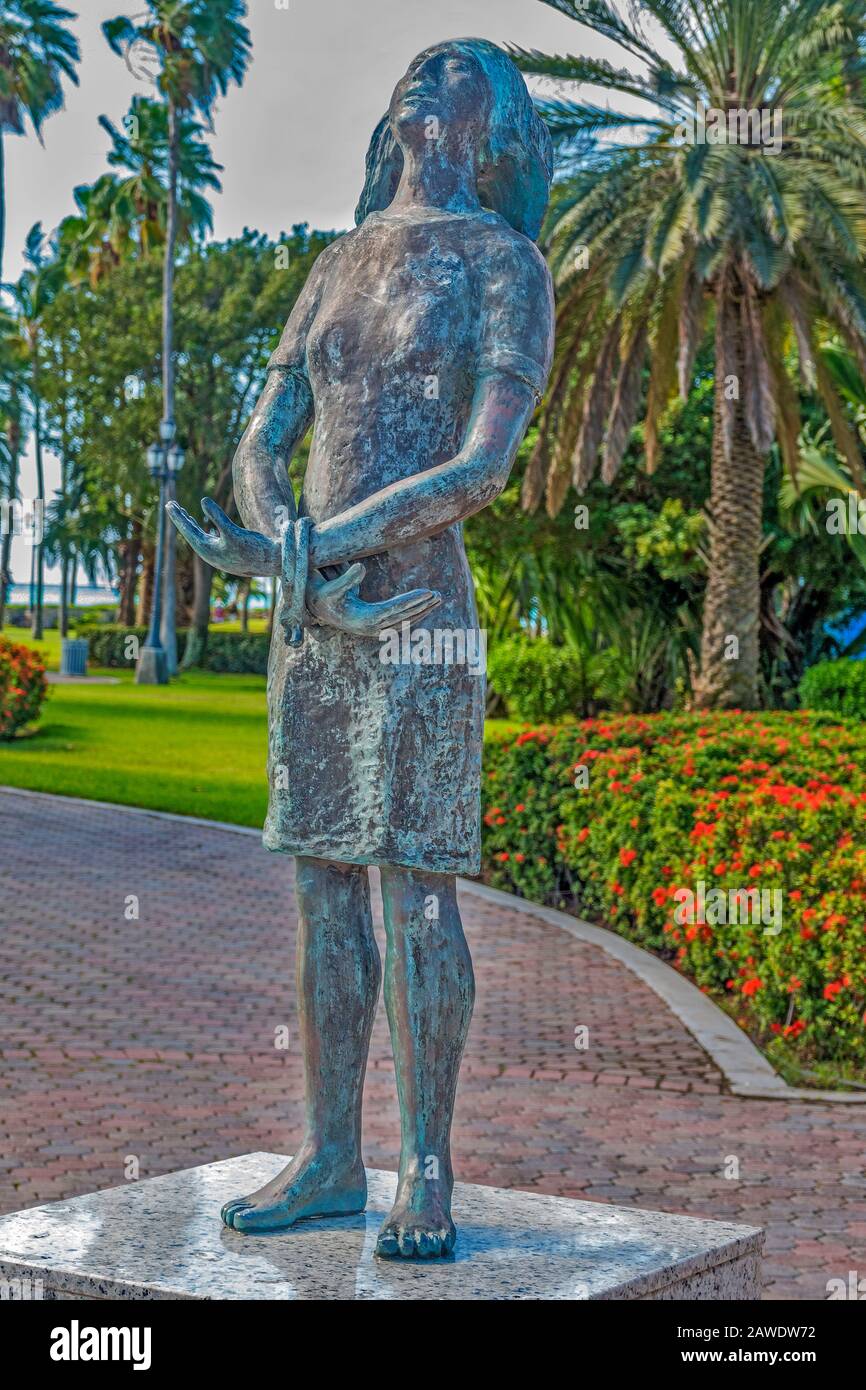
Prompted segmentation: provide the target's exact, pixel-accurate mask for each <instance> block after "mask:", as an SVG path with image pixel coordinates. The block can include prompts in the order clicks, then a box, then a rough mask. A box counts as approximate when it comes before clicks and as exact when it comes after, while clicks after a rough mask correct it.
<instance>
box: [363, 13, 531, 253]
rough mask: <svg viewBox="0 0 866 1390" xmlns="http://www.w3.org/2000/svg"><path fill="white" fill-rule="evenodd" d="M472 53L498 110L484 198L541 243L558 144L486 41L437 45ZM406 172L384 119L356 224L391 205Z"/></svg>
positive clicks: (485, 158) (481, 184) (487, 153)
mask: <svg viewBox="0 0 866 1390" xmlns="http://www.w3.org/2000/svg"><path fill="white" fill-rule="evenodd" d="M437 47H441V48H453V49H456V50H457V51H458V52H460V53H467V54H470V55H471V56H472V57H473V58H474V59H475V60H476V62H477V63H478V64H479V66H480V67H481V69H482V71H483V72H484V73H485V75H486V77H487V79H488V82H489V84H490V91H491V97H492V107H491V112H490V120H489V124H488V128H487V134H486V138H485V139H484V141H483V142H482V149H481V151H480V153H479V160H478V197H479V199H480V201H481V203H482V204H483V205H484V206H485V207H487V208H490V209H492V211H493V212H498V213H500V215H501V216H502V217H504V218H505V220H506V222H509V223H510V224H511V226H512V227H514V229H515V230H516V231H518V232H523V233H524V235H525V236H528V237H530V238H531V240H532V241H535V239H536V237H537V236H538V233H539V231H540V230H541V223H542V220H543V218H544V212H545V209H546V207H547V199H548V196H549V193H550V181H551V178H552V176H553V145H552V142H551V139H550V132H549V131H548V129H547V126H546V125H545V124H544V122H543V121H542V119H541V117H540V116H539V115H538V112H537V111H536V110H535V107H534V106H533V104H532V98H531V97H530V95H529V92H528V90H527V87H526V83H525V82H524V81H523V78H522V77H521V75H520V73H519V72H518V70H517V68H516V67H515V66H514V64H513V63H512V61H511V59H510V58H509V57H508V54H507V53H504V52H503V50H502V49H501V48H497V47H496V45H495V44H493V43H488V41H487V40H486V39H454V40H453V41H452V42H451V43H448V44H441V45H437ZM402 172H403V152H402V150H401V149H400V146H399V145H398V144H397V141H396V140H395V139H394V133H393V131H392V129H391V122H390V117H389V115H388V113H387V112H386V114H385V115H384V116H383V117H382V119H381V121H380V122H379V124H378V125H377V126H376V129H375V130H374V131H373V138H372V139H371V141H370V147H369V149H368V150H367V164H366V177H365V180H364V188H363V191H362V193H361V197H360V201H359V202H358V206H357V208H356V209H355V222H356V223H357V224H358V225H359V226H360V224H361V223H362V222H363V221H364V218H365V217H366V216H367V215H368V213H371V212H381V211H382V210H383V209H384V208H386V207H388V205H389V204H390V203H391V201H392V200H393V198H394V194H395V193H396V192H397V185H398V184H399V182H400V175H401V173H402Z"/></svg>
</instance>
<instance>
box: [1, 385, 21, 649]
mask: <svg viewBox="0 0 866 1390" xmlns="http://www.w3.org/2000/svg"><path fill="white" fill-rule="evenodd" d="M17 413H18V397H17V393H14V392H13V396H12V420H11V421H10V424H9V429H8V431H7V440H8V445H9V455H10V460H11V461H10V465H9V466H10V468H11V470H12V471H11V475H10V478H9V502H10V504H11V503H13V502H15V500H16V498H17V497H18V454H19V450H20V448H21V434H20V430H19V427H18V421H17V418H16V417H17ZM11 557H12V526H11V524H10V525H9V526H8V527H7V528H6V533H5V535H4V537H3V545H2V548H0V632H2V630H3V625H4V623H5V622H6V600H7V594H8V586H9V585H10V584H11V583H12V575H11V573H10V568H9V567H10V564H11Z"/></svg>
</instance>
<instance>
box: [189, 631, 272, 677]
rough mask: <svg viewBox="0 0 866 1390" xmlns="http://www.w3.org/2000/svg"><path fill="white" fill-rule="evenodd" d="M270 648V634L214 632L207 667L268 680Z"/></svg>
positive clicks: (211, 632) (209, 669) (206, 662)
mask: <svg viewBox="0 0 866 1390" xmlns="http://www.w3.org/2000/svg"><path fill="white" fill-rule="evenodd" d="M270 648H271V639H270V637H269V635H268V633H266V632H219V631H214V629H213V628H211V631H210V633H209V635H208V639H207V652H206V654H205V663H204V664H205V667H206V669H207V670H208V671H224V672H225V671H230V672H232V673H233V674H234V675H251V676H266V675H267V674H268V653H269V651H270Z"/></svg>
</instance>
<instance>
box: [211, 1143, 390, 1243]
mask: <svg viewBox="0 0 866 1390" xmlns="http://www.w3.org/2000/svg"><path fill="white" fill-rule="evenodd" d="M366 1203H367V1179H366V1175H365V1173H364V1165H363V1163H362V1162H361V1160H360V1158H348V1157H347V1156H346V1155H344V1154H340V1153H337V1152H334V1151H332V1150H319V1151H315V1150H310V1149H305V1150H301V1152H300V1153H298V1154H296V1155H295V1157H294V1158H293V1159H292V1161H291V1163H290V1164H288V1166H287V1167H286V1168H284V1169H283V1171H282V1172H281V1173H278V1174H277V1176H276V1177H275V1178H274V1179H272V1181H271V1182H269V1183H266V1184H265V1186H264V1187H260V1188H259V1189H258V1191H257V1192H251V1193H250V1195H249V1197H233V1198H232V1200H231V1201H230V1202H226V1204H225V1206H224V1207H223V1209H222V1219H223V1221H224V1222H225V1224H226V1225H227V1226H230V1227H231V1228H232V1229H233V1230H235V1231H246V1232H248V1233H253V1234H254V1233H256V1232H260V1231H282V1230H286V1229H287V1227H289V1226H293V1225H294V1224H295V1222H296V1221H302V1220H303V1219H304V1218H306V1217H310V1216H349V1215H351V1214H353V1213H354V1212H359V1211H363V1210H364V1207H365V1206H366Z"/></svg>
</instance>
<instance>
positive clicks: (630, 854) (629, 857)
mask: <svg viewBox="0 0 866 1390" xmlns="http://www.w3.org/2000/svg"><path fill="white" fill-rule="evenodd" d="M635 859H637V850H636V849H621V850H620V852H619V862H620V864H622V867H623V868H624V869H627V868H628V866H629V864H632V863H634V861H635Z"/></svg>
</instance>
